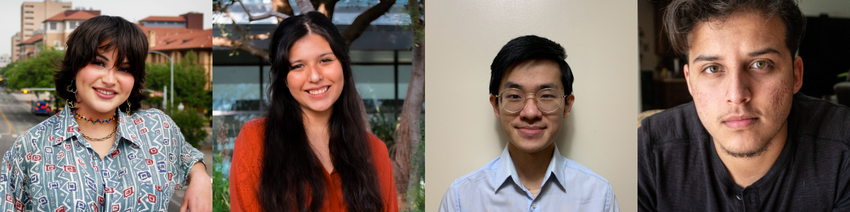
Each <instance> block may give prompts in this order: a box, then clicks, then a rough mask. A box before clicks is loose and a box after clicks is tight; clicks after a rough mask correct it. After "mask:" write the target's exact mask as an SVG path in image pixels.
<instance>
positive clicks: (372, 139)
mask: <svg viewBox="0 0 850 212" xmlns="http://www.w3.org/2000/svg"><path fill="white" fill-rule="evenodd" d="M367 134H368V135H369V146H370V147H372V154H373V155H374V156H373V157H375V158H389V157H390V154H389V152H388V151H387V144H386V143H384V141H381V139H380V138H378V136H375V135H374V134H372V133H367Z"/></svg>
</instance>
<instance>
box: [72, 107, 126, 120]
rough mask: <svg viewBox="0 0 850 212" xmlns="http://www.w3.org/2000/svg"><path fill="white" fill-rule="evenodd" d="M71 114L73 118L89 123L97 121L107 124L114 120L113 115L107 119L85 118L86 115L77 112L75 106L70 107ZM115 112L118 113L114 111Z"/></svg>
mask: <svg viewBox="0 0 850 212" xmlns="http://www.w3.org/2000/svg"><path fill="white" fill-rule="evenodd" d="M71 114H74V119H79V120H83V121H85V122H91V124H95V123H99V124H109V122H112V121H115V116H112V117H111V118H108V119H102V120H101V119H92V118H88V119H86V116H81V115H80V113H78V112H77V108H71ZM116 114H118V113H117V112H116Z"/></svg>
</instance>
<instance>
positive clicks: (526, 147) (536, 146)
mask: <svg viewBox="0 0 850 212" xmlns="http://www.w3.org/2000/svg"><path fill="white" fill-rule="evenodd" d="M511 143H512V144H513V145H514V147H516V148H517V149H519V150H520V151H522V152H524V153H529V154H530V153H537V152H539V151H541V150H543V149H545V148H546V147H548V146H549V145H547V142H546V141H544V139H542V138H537V139H525V138H520V139H517V140H516V142H511Z"/></svg>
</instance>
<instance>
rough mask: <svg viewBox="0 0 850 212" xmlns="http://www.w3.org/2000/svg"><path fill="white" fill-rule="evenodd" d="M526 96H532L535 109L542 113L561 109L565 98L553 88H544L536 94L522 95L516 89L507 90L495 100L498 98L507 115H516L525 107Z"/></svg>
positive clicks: (520, 91) (521, 92)
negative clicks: (535, 105)
mask: <svg viewBox="0 0 850 212" xmlns="http://www.w3.org/2000/svg"><path fill="white" fill-rule="evenodd" d="M528 95H534V101H535V103H537V109H539V110H540V112H543V113H551V112H555V111H556V110H558V108H560V107H561V104H562V103H563V102H564V98H565V97H567V96H566V95H561V93H560V92H558V90H555V89H553V88H544V89H541V90H539V91H537V93H524V92H523V91H522V90H520V89H517V88H508V89H505V90H504V91H502V93H500V94H499V95H498V96H496V98H498V100H499V105H501V106H502V109H504V110H505V111H507V112H509V113H517V112H519V111H521V110H522V108H524V107H525V100H526V98H525V97H526V96H528Z"/></svg>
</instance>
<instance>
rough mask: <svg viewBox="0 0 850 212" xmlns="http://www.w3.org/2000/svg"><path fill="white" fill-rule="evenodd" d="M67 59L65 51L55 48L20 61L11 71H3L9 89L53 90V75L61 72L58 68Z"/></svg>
mask: <svg viewBox="0 0 850 212" xmlns="http://www.w3.org/2000/svg"><path fill="white" fill-rule="evenodd" d="M63 58H65V51H60V50H55V49H53V48H49V49H45V50H41V51H40V52H39V54H38V56H36V57H34V58H30V59H27V60H22V61H18V62H16V63H15V65H14V66H13V67H11V68H9V69H4V70H3V76H4V77H6V79H7V81H8V82H7V87H6V88H7V89H12V90H17V89H21V88H53V87H55V86H54V84H53V74H54V73H56V72H57V71H59V68H57V66H58V65H59V64H60V63H61V62H62V59H63Z"/></svg>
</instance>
